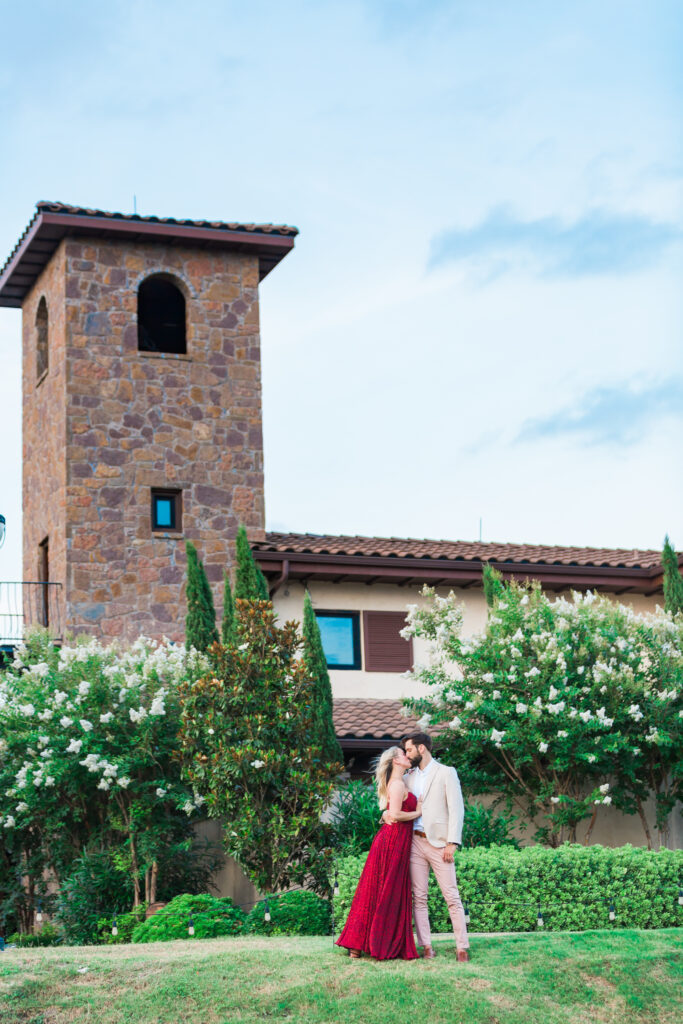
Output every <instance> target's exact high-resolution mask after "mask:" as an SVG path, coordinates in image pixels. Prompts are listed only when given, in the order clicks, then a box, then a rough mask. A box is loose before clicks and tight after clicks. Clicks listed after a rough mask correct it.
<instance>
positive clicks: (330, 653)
mask: <svg viewBox="0 0 683 1024" xmlns="http://www.w3.org/2000/svg"><path fill="white" fill-rule="evenodd" d="M318 625H319V626H320V636H321V637H322V642H323V650H324V652H325V657H326V659H327V664H328V665H353V664H354V662H355V660H356V659H355V651H354V648H353V619H352V618H351V617H350V616H348V615H345V616H339V618H335V617H333V616H331V615H321V616H320V618H319V619H318Z"/></svg>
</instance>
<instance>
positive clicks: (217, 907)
mask: <svg viewBox="0 0 683 1024" xmlns="http://www.w3.org/2000/svg"><path fill="white" fill-rule="evenodd" d="M190 915H191V916H192V923H193V925H194V934H195V938H197V939H213V938H215V937H216V936H218V935H238V934H239V933H240V932H241V931H242V928H243V925H244V921H245V919H246V916H247V915H246V914H245V913H244V911H243V910H240V908H239V907H236V906H235V904H234V903H233V902H232V900H231V899H228V898H225V899H217V898H216V897H215V896H208V895H199V896H191V895H190V894H189V893H184V894H183V895H182V896H176V897H175V899H172V900H171V902H170V903H167V904H166V906H165V907H162V908H161V910H158V911H157V912H156V914H155V915H154V916H153V917H150V918H148V919H147V920H146V921H143V922H142V924H139V925H138V926H137V927H136V928H135V929H134V931H133V942H166V941H168V940H170V939H187V938H189V936H188V933H187V928H188V924H189V920H190Z"/></svg>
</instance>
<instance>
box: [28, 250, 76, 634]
mask: <svg viewBox="0 0 683 1024" xmlns="http://www.w3.org/2000/svg"><path fill="white" fill-rule="evenodd" d="M64 264H65V257H64V248H63V247H61V248H60V249H58V250H57V252H56V253H55V255H54V256H53V257H52V259H51V260H50V262H49V263H48V265H47V266H46V267H45V269H44V270H43V272H42V274H41V275H40V277H39V278H38V279H37V281H36V283H35V285H34V286H33V288H32V289H31V291H30V292H29V294H28V295H27V297H26V299H25V301H24V304H23V314H22V325H23V326H22V331H23V356H22V361H23V365H22V390H23V396H22V401H23V482H22V490H23V495H22V499H23V512H24V514H23V520H24V528H23V555H24V558H23V563H24V564H23V577H24V580H28V581H35V580H38V579H39V565H40V555H39V545H40V544H41V542H42V541H43V540H44V539H45V538H46V537H47V538H48V541H49V575H50V579H51V580H52V581H54V582H57V583H61V584H62V588H63V586H64V584H65V582H66V463H65V460H64V453H65V450H66V401H65V398H66V355H65V330H64ZM43 296H44V297H45V301H46V303H47V309H48V371H47V374H45V375H44V376H43V378H42V380H40V381H38V379H37V376H36V350H37V330H36V313H37V310H38V304H39V302H40V300H41V298H42V297H43ZM56 596H57V595H53V599H54V597H56ZM38 600H39V597H38V592H37V588H30V592H29V591H26V592H25V593H24V615H25V617H26V621H27V623H28V624H31V623H34V622H36V621H37V611H38ZM63 600H64V590H63V589H62V591H61V592H60V594H59V596H58V597H57V602H58V603H59V604H60V605H61V607H59V608H56V607H55V606H54V604H52V602H51V611H52V612H53V613H54V612H57V615H54V614H53V619H54V620H56V621H53V623H52V625H54V626H58V623H59V621H60V620H61V621H62V622H63V620H64V605H63Z"/></svg>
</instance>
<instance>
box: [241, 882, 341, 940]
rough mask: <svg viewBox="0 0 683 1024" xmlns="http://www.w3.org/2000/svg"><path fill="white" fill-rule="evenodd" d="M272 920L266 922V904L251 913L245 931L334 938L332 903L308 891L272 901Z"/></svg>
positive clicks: (297, 892) (275, 897)
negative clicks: (329, 936) (331, 936)
mask: <svg viewBox="0 0 683 1024" xmlns="http://www.w3.org/2000/svg"><path fill="white" fill-rule="evenodd" d="M268 909H269V910H270V921H266V919H265V910H266V906H265V902H264V901H262V902H261V903H257V904H256V905H255V906H254V907H253V908H252V910H251V912H250V914H249V916H248V918H247V920H246V922H245V925H244V930H245V932H251V933H252V934H255V935H330V934H331V932H332V916H331V909H332V908H331V907H330V903H329V900H324V899H322V898H321V897H320V896H316V894H315V893H314V892H308V891H307V890H305V889H300V890H296V891H294V892H286V893H283V894H282V896H272V897H271V898H270V899H269V900H268Z"/></svg>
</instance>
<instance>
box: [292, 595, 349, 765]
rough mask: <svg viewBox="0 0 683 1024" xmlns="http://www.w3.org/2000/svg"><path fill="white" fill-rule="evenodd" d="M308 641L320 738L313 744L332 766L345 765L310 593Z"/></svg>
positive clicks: (306, 601) (306, 599) (306, 605)
mask: <svg viewBox="0 0 683 1024" xmlns="http://www.w3.org/2000/svg"><path fill="white" fill-rule="evenodd" d="M302 633H303V638H304V651H303V656H304V661H305V662H306V666H307V668H308V669H309V671H310V673H311V675H312V676H313V680H314V681H313V692H312V694H311V700H312V705H313V714H314V718H313V721H314V730H315V733H316V735H314V736H312V737H311V744H312V745H314V746H317V745H318V744H319V745H320V746H321V748H322V755H323V759H324V760H325V761H326V762H327V763H328V764H334V763H335V762H338V763H340V764H343V763H344V755H343V754H342V751H341V747H340V746H339V742H338V740H337V737H336V735H335V732H334V722H333V720H332V686H331V684H330V675H329V672H328V671H327V659H326V658H325V652H324V651H323V642H322V638H321V636H320V627H319V626H318V620H317V619H316V617H315V612H314V611H313V605H312V603H311V597H310V594H309V593H308V591H306V596H305V597H304V616H303V623H302Z"/></svg>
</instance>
